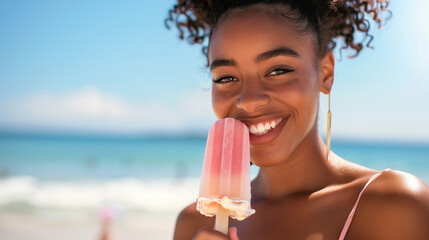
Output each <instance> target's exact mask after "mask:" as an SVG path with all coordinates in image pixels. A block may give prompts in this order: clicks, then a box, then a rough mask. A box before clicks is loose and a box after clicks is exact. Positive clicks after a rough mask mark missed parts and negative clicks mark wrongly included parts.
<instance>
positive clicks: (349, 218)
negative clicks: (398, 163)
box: [339, 169, 390, 240]
mask: <svg viewBox="0 0 429 240" xmlns="http://www.w3.org/2000/svg"><path fill="white" fill-rule="evenodd" d="M387 170H390V169H386V170H384V171H382V172H379V173H376V174H374V175H372V177H371V178H370V179H369V180H368V182H367V183H366V184H365V186H364V187H363V189H362V191H360V193H359V196H358V198H357V201H356V203H355V205H354V206H353V209H352V211H351V212H350V214H349V216H348V217H347V221H346V223H345V224H344V227H343V230H342V231H341V234H340V238H339V240H343V239H344V237H345V236H346V234H347V231H348V230H349V227H350V223H352V219H353V216H354V215H355V212H356V208H357V206H358V204H359V200H360V198H361V196H362V194H363V192H364V191H365V189H366V188H367V187H368V186H369V184H371V182H372V181H374V180H375V179H376V178H377V177H378V176H380V175H381V174H382V173H383V172H385V171H387Z"/></svg>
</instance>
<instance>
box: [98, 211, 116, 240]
mask: <svg viewBox="0 0 429 240" xmlns="http://www.w3.org/2000/svg"><path fill="white" fill-rule="evenodd" d="M113 210H114V209H113V208H112V207H109V206H106V207H103V208H102V209H101V212H100V224H101V226H100V228H101V230H100V237H99V238H98V239H99V240H111V238H110V228H111V222H112V219H113V218H114V211H113Z"/></svg>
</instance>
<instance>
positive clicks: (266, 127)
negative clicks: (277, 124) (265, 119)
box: [264, 123, 271, 131]
mask: <svg viewBox="0 0 429 240" xmlns="http://www.w3.org/2000/svg"><path fill="white" fill-rule="evenodd" d="M264 127H265V131H268V130H270V128H271V125H270V124H269V123H265V126H264Z"/></svg>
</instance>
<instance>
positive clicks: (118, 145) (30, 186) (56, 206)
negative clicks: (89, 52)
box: [0, 134, 429, 214]
mask: <svg viewBox="0 0 429 240" xmlns="http://www.w3.org/2000/svg"><path fill="white" fill-rule="evenodd" d="M204 148H205V139H204V138H120V137H117V138H114V137H77V136H37V135H11V134H8V135H7V134H3V135H0V214H1V212H24V213H38V212H46V211H74V212H75V211H77V210H79V211H82V212H88V211H89V212H96V211H97V210H98V209H101V208H103V207H104V206H115V208H116V209H120V211H122V212H126V211H130V210H131V211H141V212H152V213H154V212H155V213H156V212H164V213H165V212H167V213H177V212H178V211H179V210H180V209H181V208H183V207H184V206H186V205H187V204H189V203H191V202H192V201H194V200H195V198H196V196H197V194H198V178H199V176H200V171H201V167H202V161H203V156H204ZM332 150H333V151H334V152H335V153H336V154H338V155H339V156H341V157H343V158H345V159H348V160H350V161H352V162H355V163H358V164H361V165H364V166H367V167H370V168H373V169H378V170H382V169H385V168H391V169H395V170H401V171H406V172H409V173H411V174H414V175H416V176H417V177H419V178H420V179H422V180H423V181H425V182H426V183H429V146H428V145H425V144H410V143H408V144H399V143H395V144H393V143H391V144H387V143H369V142H347V141H339V140H334V141H333V143H332ZM251 171H252V175H253V176H254V175H256V174H257V171H258V169H257V167H255V166H252V168H251Z"/></svg>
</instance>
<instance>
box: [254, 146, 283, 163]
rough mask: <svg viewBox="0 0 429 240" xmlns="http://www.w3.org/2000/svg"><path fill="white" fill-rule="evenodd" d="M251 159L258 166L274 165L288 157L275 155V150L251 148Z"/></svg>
mask: <svg viewBox="0 0 429 240" xmlns="http://www.w3.org/2000/svg"><path fill="white" fill-rule="evenodd" d="M276 155H277V154H276ZM250 159H251V161H252V163H253V164H254V165H256V166H258V167H273V166H276V165H279V164H281V163H282V162H284V161H285V160H286V159H287V157H280V156H273V151H269V152H266V151H252V150H250Z"/></svg>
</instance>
